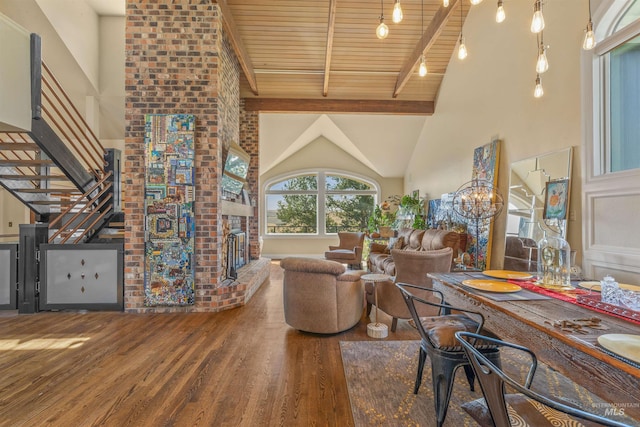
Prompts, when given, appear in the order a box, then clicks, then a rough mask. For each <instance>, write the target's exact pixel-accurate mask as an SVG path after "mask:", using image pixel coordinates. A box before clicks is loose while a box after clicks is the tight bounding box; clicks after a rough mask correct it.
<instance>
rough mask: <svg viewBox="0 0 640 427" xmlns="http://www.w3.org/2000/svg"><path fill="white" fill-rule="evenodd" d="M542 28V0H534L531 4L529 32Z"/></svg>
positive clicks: (535, 31)
mask: <svg viewBox="0 0 640 427" xmlns="http://www.w3.org/2000/svg"><path fill="white" fill-rule="evenodd" d="M543 29H544V16H543V15H542V1H541V0H536V2H535V4H534V5H533V19H532V20H531V32H532V33H539V32H540V31H542V30H543Z"/></svg>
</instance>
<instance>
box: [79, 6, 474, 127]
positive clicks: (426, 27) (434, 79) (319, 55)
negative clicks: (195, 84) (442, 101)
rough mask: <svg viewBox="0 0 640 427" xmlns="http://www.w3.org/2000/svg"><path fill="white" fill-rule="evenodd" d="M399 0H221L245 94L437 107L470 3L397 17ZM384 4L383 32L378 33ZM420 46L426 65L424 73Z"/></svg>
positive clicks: (397, 109)
mask: <svg viewBox="0 0 640 427" xmlns="http://www.w3.org/2000/svg"><path fill="white" fill-rule="evenodd" d="M86 1H87V2H88V3H89V4H90V5H91V6H92V7H93V8H94V9H95V10H96V11H97V13H98V14H100V15H119V14H120V15H124V13H125V10H124V8H125V2H124V1H123V0H86ZM394 3H395V0H386V1H385V0H383V1H381V2H378V1H377V0H306V1H300V0H269V1H265V0H219V4H220V7H221V9H222V15H223V19H224V21H223V22H224V25H225V27H226V29H227V32H228V34H230V35H231V37H230V39H231V42H232V44H233V46H234V49H235V50H236V53H237V54H238V57H239V58H240V62H241V64H242V67H243V71H244V73H243V76H242V81H241V96H242V97H244V98H250V99H251V100H250V101H249V104H250V105H253V106H254V107H255V108H259V109H261V111H282V112H285V111H296V112H300V111H309V112H325V113H326V112H365V113H391V114H394V113H395V114H402V113H408V114H420V115H429V114H431V113H432V112H433V110H434V103H435V99H436V97H437V94H438V89H439V87H440V83H441V82H442V78H443V76H444V73H445V71H446V68H447V64H448V63H449V59H450V58H451V54H452V52H453V49H454V48H455V46H456V42H457V39H458V37H459V34H460V26H461V22H462V20H463V19H464V17H465V16H466V14H467V11H468V10H469V7H470V5H469V4H468V3H467V2H464V4H463V10H462V11H461V10H460V0H450V5H449V7H447V8H445V7H443V6H442V0H401V2H400V4H401V6H402V9H403V12H404V18H403V20H402V22H401V23H399V24H395V23H393V22H392V11H393V6H394ZM382 6H383V7H382ZM465 6H466V7H465ZM381 11H382V14H383V15H384V18H385V19H384V21H385V23H386V24H387V25H388V26H389V36H388V37H387V38H386V39H384V40H379V39H378V38H377V37H376V35H375V29H376V27H377V25H378V23H379V19H380V16H381ZM423 52H424V54H425V57H426V62H427V67H428V69H429V73H428V74H427V76H425V77H420V76H418V73H417V66H418V64H419V61H420V55H421V54H422V53H423ZM283 99H286V100H287V101H286V102H283V101H281V100H283ZM312 100H314V101H312ZM252 103H253V104H252Z"/></svg>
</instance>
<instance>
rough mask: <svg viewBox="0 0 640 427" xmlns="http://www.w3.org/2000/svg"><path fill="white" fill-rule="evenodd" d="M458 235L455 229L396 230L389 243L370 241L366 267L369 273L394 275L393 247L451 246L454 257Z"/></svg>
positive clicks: (405, 249)
mask: <svg viewBox="0 0 640 427" xmlns="http://www.w3.org/2000/svg"><path fill="white" fill-rule="evenodd" d="M459 245H460V235H459V234H458V233H456V232H455V231H447V230H437V229H429V230H416V229H413V228H403V229H401V230H399V231H398V235H397V237H395V238H391V239H389V244H387V245H384V244H380V243H375V242H373V243H371V248H370V250H369V256H368V258H367V268H368V269H369V271H370V272H371V273H382V274H388V275H390V276H395V275H396V264H395V261H394V259H393V257H392V256H391V251H392V250H393V249H400V250H402V251H414V252H421V251H432V250H436V249H444V248H451V249H452V250H453V254H454V256H453V257H454V258H455V257H456V256H457V253H458V246H459Z"/></svg>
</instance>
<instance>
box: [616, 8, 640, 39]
mask: <svg viewBox="0 0 640 427" xmlns="http://www.w3.org/2000/svg"><path fill="white" fill-rule="evenodd" d="M638 18H640V0H634V2H633V3H632V4H631V6H629V9H627V11H626V12H625V13H624V15H623V16H622V18H620V20H619V21H618V23H617V24H616V28H615V30H614V31H613V32H614V33H616V32H618V31H620V30H621V29H623V28H624V27H626V26H627V25H629V24H631V23H632V22H634V21H635V20H637V19H638Z"/></svg>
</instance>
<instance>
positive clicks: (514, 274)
mask: <svg viewBox="0 0 640 427" xmlns="http://www.w3.org/2000/svg"><path fill="white" fill-rule="evenodd" d="M482 274H484V275H485V276H489V277H495V278H496V279H513V280H529V279H531V278H533V276H532V275H531V273H527V272H524V271H512V270H485V271H483V272H482Z"/></svg>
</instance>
